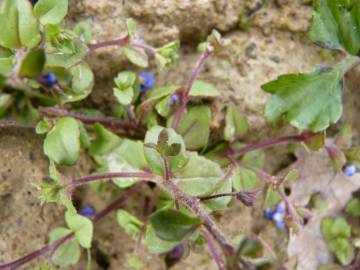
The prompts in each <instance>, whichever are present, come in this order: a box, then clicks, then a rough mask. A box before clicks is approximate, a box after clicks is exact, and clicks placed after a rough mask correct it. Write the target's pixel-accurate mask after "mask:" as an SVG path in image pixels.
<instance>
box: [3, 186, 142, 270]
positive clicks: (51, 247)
mask: <svg viewBox="0 0 360 270" xmlns="http://www.w3.org/2000/svg"><path fill="white" fill-rule="evenodd" d="M140 186H141V185H140V184H139V185H135V186H133V187H131V188H130V189H129V190H128V191H127V192H125V193H123V194H121V195H120V197H118V198H117V199H116V200H114V201H113V202H112V203H110V204H109V205H108V206H107V207H105V208H104V209H103V210H101V211H100V212H99V213H98V214H96V216H95V217H93V218H92V221H93V222H94V223H96V222H97V221H99V220H100V219H102V218H103V217H105V216H106V215H107V214H109V213H110V212H112V211H114V210H116V209H117V208H119V206H120V205H121V204H122V203H124V202H125V201H126V200H127V199H128V198H129V197H130V196H131V195H132V194H133V193H135V192H136V191H137V190H139V188H140ZM73 237H74V233H69V234H67V235H65V236H64V237H62V238H60V239H58V240H57V241H55V242H53V243H51V244H48V245H46V246H44V247H42V248H40V249H38V250H36V251H34V252H32V253H30V254H28V255H26V256H24V257H22V258H20V259H18V260H15V261H13V262H10V263H7V264H4V265H0V270H15V269H18V268H19V267H21V266H23V265H25V264H27V263H30V262H31V261H33V260H35V259H37V258H39V257H41V256H44V255H45V254H47V253H52V252H53V251H55V250H56V249H57V248H58V247H60V246H61V245H62V244H64V243H65V242H67V241H68V240H70V239H72V238H73Z"/></svg>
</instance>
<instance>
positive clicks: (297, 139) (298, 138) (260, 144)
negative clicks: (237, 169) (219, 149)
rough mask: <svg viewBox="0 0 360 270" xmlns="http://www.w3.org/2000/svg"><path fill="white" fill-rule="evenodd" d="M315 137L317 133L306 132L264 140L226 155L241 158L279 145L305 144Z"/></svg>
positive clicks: (230, 150) (230, 151)
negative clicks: (249, 153)
mask: <svg viewBox="0 0 360 270" xmlns="http://www.w3.org/2000/svg"><path fill="white" fill-rule="evenodd" d="M314 135H315V133H311V132H304V133H301V134H299V135H291V136H285V137H279V138H273V139H268V140H264V141H261V142H258V143H255V144H250V145H247V146H244V147H242V148H240V149H236V150H233V149H228V150H227V153H226V154H227V155H229V156H232V157H235V156H241V155H243V154H246V153H248V152H252V151H255V150H259V149H265V148H269V147H272V146H275V145H279V144H284V143H291V142H304V141H306V140H308V139H310V138H311V137H313V136H314Z"/></svg>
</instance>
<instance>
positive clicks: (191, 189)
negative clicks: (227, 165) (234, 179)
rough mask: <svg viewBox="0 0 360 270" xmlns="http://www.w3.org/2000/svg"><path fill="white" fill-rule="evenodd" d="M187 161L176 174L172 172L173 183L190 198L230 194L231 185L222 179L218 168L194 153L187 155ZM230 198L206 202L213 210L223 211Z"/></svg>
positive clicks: (215, 164)
mask: <svg viewBox="0 0 360 270" xmlns="http://www.w3.org/2000/svg"><path fill="white" fill-rule="evenodd" d="M188 158H189V161H188V162H187V163H186V165H185V166H184V167H183V168H182V169H181V170H178V171H177V172H174V173H173V175H174V179H173V181H174V183H176V185H177V186H178V187H179V188H181V189H182V190H183V191H185V192H186V193H188V194H189V195H191V196H201V195H215V194H219V193H224V192H231V188H232V184H231V181H230V180H229V179H226V178H224V173H223V172H222V170H221V168H220V166H219V165H218V164H217V163H215V162H213V161H211V160H209V159H207V158H205V157H203V156H200V155H198V154H197V153H196V152H189V153H188ZM230 200H231V197H222V198H218V199H215V200H211V201H209V202H206V203H205V204H206V205H207V206H208V207H210V208H211V209H214V210H219V209H224V208H225V206H227V204H228V203H229V202H230Z"/></svg>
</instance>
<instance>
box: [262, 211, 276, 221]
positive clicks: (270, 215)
mask: <svg viewBox="0 0 360 270" xmlns="http://www.w3.org/2000/svg"><path fill="white" fill-rule="evenodd" d="M273 216H274V212H273V211H271V210H270V209H265V210H264V217H265V218H266V219H268V220H272V219H273Z"/></svg>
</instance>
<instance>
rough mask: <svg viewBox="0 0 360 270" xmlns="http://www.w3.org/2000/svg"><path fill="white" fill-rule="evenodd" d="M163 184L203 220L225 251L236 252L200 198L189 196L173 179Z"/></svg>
mask: <svg viewBox="0 0 360 270" xmlns="http://www.w3.org/2000/svg"><path fill="white" fill-rule="evenodd" d="M162 184H163V186H164V188H165V189H167V190H168V191H169V192H170V193H171V194H172V195H173V197H174V200H175V201H178V202H180V203H182V204H184V205H185V206H186V207H187V208H189V209H190V210H191V211H192V212H193V213H194V214H195V215H196V216H198V217H199V218H200V219H201V220H202V222H203V224H204V226H205V228H206V229H207V230H208V231H209V232H210V233H211V234H212V235H213V236H214V238H215V239H216V241H217V242H218V243H219V244H220V246H221V248H222V249H223V251H224V253H226V254H229V255H233V254H234V248H233V247H232V245H230V244H229V242H228V241H227V239H226V237H225V235H224V234H223V232H222V231H221V230H220V229H219V227H218V226H217V225H216V223H215V222H214V221H213V220H212V219H211V217H210V216H209V214H208V213H207V212H206V211H205V210H204V209H203V208H202V207H201V205H200V200H199V199H198V198H196V197H192V196H189V195H188V194H187V193H185V192H184V191H182V190H181V189H180V188H178V187H177V186H176V185H175V183H174V182H173V181H163V182H162Z"/></svg>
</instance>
